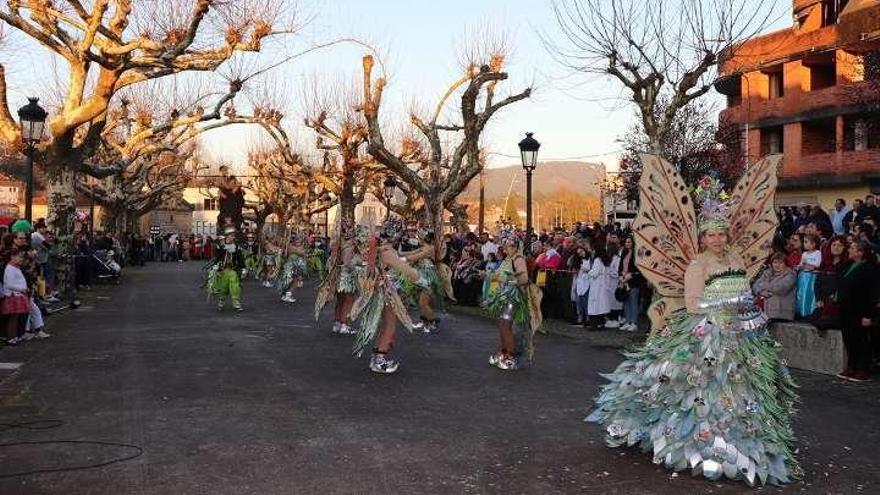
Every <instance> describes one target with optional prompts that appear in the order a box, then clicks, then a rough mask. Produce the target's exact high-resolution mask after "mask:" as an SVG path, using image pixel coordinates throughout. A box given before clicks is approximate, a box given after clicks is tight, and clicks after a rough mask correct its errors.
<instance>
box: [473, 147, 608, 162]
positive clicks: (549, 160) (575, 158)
mask: <svg viewBox="0 0 880 495" xmlns="http://www.w3.org/2000/svg"><path fill="white" fill-rule="evenodd" d="M622 152H623V149H617V150H613V151H608V152H605V153H596V154H595V155H581V156H568V157H562V158H557V157H553V158H541V161H543V162H565V161H571V160H586V159H589V158H598V157H602V156H608V155H613V154H615V153H622ZM486 154H487V155H495V156H502V157H504V158H520V156H519V155H508V154H506V153H498V152H495V151H490V152H489V153H486Z"/></svg>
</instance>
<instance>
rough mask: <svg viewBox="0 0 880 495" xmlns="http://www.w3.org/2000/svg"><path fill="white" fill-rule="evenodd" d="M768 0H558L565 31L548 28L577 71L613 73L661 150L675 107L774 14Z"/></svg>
mask: <svg viewBox="0 0 880 495" xmlns="http://www.w3.org/2000/svg"><path fill="white" fill-rule="evenodd" d="M775 6H776V2H772V1H768V0H679V1H675V2H669V1H664V0H640V1H636V0H554V2H553V10H554V13H555V17H556V22H557V24H558V27H559V32H558V33H557V34H553V35H544V36H543V38H544V43H545V46H546V47H547V49H548V50H549V52H550V53H551V54H552V55H553V57H554V58H555V59H556V60H557V61H558V62H560V63H561V64H562V65H564V66H565V67H567V68H568V69H571V70H573V71H576V72H579V73H583V74H588V75H601V76H604V77H611V78H613V79H615V80H616V81H617V82H618V83H620V84H621V86H622V89H623V93H624V94H625V98H626V100H628V101H630V102H632V103H634V104H635V105H636V107H637V108H638V112H639V120H640V124H641V127H642V130H643V132H644V134H645V135H646V136H647V139H648V143H649V144H650V151H651V152H653V153H655V154H663V153H664V151H665V150H664V149H663V147H664V146H665V145H667V144H669V142H670V140H669V139H668V138H667V134H669V133H670V132H672V128H673V126H674V125H675V121H676V116H677V114H678V113H679V112H680V111H682V109H684V108H686V107H687V106H688V105H689V104H690V103H691V102H693V101H694V100H696V99H698V98H700V97H702V96H704V95H705V94H706V93H708V92H709V90H710V89H711V88H712V86H713V84H714V83H715V81H716V79H717V78H718V71H717V67H718V65H719V63H720V62H721V61H722V60H723V59H724V57H725V56H726V54H728V53H730V52H731V51H732V49H733V48H735V47H736V46H737V45H738V44H740V43H741V42H743V41H745V40H747V39H749V38H751V37H753V36H755V35H756V34H758V33H760V32H761V31H762V30H763V29H764V28H765V27H766V26H767V25H768V24H769V23H770V21H771V20H772V19H773V17H774V16H775Z"/></svg>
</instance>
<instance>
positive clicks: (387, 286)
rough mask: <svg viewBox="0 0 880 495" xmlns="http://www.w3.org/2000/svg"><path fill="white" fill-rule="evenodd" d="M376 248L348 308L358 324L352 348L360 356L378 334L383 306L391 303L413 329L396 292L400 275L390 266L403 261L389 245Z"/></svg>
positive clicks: (406, 326)
mask: <svg viewBox="0 0 880 495" xmlns="http://www.w3.org/2000/svg"><path fill="white" fill-rule="evenodd" d="M379 249H380V253H379V255H378V256H377V257H376V260H375V262H374V263H372V266H370V264H368V265H367V266H365V267H364V272H363V283H362V285H361V287H362V291H361V292H360V295H359V297H358V299H357V300H356V301H355V303H354V306H353V307H352V309H351V319H352V321H355V320H357V321H359V323H360V326H359V329H358V332H357V334H356V335H355V339H354V350H353V351H354V354H355V355H357V356H360V355H361V354H362V353H363V351H364V349H368V348H370V347H371V346H372V345H373V341H374V340H375V339H376V337H377V335H378V333H379V324H380V322H381V320H382V312H383V310H384V309H385V306H386V305H390V306H391V308H392V309H393V310H394V315H395V316H396V317H397V319H398V320H399V321H400V322H401V323H402V324H403V326H404V327H405V328H406V329H407V330H409V331H412V330H413V328H414V327H413V325H414V324H413V321H412V319H411V318H410V316H409V312H407V309H406V305H405V304H404V302H403V300H402V299H401V297H400V293H399V292H398V290H399V283H398V280H399V279H400V277H401V276H402V275H401V274H400V272H399V271H398V270H396V269H395V266H393V265H396V264H405V262H403V261H401V260H400V258H398V257H397V255H396V254H394V250H393V248H391V247H390V246H384V247H380V248H379ZM383 251H384V252H383ZM389 253H390V254H389ZM418 285H419V286H421V287H425V286H427V282H426V281H425V280H424V279H419V282H418Z"/></svg>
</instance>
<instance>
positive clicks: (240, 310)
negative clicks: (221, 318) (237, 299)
mask: <svg viewBox="0 0 880 495" xmlns="http://www.w3.org/2000/svg"><path fill="white" fill-rule="evenodd" d="M233 309H235V311H236V312H238V313H241V312H242V311H244V308H242V307H241V304H236V305H235V306H233Z"/></svg>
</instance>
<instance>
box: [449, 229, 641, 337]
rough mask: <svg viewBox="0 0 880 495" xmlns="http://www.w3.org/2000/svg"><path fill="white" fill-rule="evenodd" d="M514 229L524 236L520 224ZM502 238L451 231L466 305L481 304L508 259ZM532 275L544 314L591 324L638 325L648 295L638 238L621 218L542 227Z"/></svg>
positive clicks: (457, 282)
mask: <svg viewBox="0 0 880 495" xmlns="http://www.w3.org/2000/svg"><path fill="white" fill-rule="evenodd" d="M513 235H518V236H521V237H523V238H524V237H525V234H524V232H522V231H521V230H514V231H513ZM499 243H500V239H497V238H495V237H493V236H492V235H490V234H488V233H486V232H483V233H482V234H480V235H479V236H478V235H476V234H473V233H465V234H447V235H446V246H447V253H446V257H447V258H446V260H445V261H446V263H447V264H448V265H449V266H450V268H451V269H452V286H453V290H454V292H455V296H456V300H457V302H458V304H461V305H478V304H480V301H481V299H482V298H483V296H484V295H485V294H486V292H487V291H488V289H489V284H490V281H491V279H492V277H491V275H492V271H493V270H495V269H497V268H498V266H499V264H500V263H501V262H502V261H503V256H504V255H503V252H502V250H501V249H500V245H499ZM527 260H528V267H529V272H530V273H529V275H530V277H531V279H532V280H534V281H535V282H536V283H537V284H538V286H540V287H541V288H542V290H543V291H544V298H543V301H542V303H541V305H542V311H543V314H544V317H545V318H557V319H565V320H568V321H569V322H570V323H571V324H572V325H576V326H583V327H585V328H588V329H599V328H620V329H622V330H626V331H635V330H636V329H638V328H639V323H640V321H639V314H640V312H641V308H642V307H643V302H644V298H645V297H646V296H647V294H646V291H645V290H644V288H645V285H646V284H645V279H644V277H642V275H641V274H640V273H639V271H638V269H637V268H636V265H635V255H634V251H633V241H632V238H631V237H630V236H629V232H628V231H627V230H625V229H623V228H622V227H621V225H620V224H619V223H615V224H609V225H605V226H603V225H600V224H597V223H596V224H592V225H590V224H586V223H580V222H578V223H577V224H575V225H574V226H573V228H572V229H571V230H566V229H564V228H558V229H554V230H552V231H542V232H540V233H538V235H537V238H536V239H535V241H534V242H532V244H531V245H530V246H529V256H528V257H527Z"/></svg>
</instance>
